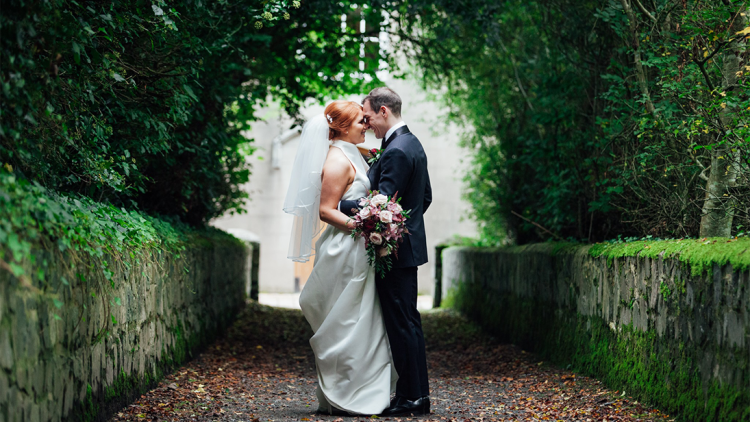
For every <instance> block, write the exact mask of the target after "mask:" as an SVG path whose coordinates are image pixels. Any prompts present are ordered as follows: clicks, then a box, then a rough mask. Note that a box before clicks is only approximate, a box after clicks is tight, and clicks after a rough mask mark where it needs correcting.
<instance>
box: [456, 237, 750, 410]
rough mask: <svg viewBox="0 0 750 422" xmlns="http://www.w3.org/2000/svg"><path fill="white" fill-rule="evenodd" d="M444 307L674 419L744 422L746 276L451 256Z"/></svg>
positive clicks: (680, 267) (620, 262)
mask: <svg viewBox="0 0 750 422" xmlns="http://www.w3.org/2000/svg"><path fill="white" fill-rule="evenodd" d="M442 262H443V278H442V284H443V290H444V292H445V294H447V296H448V298H447V301H448V302H450V303H452V305H453V306H455V307H457V308H459V309H460V310H461V311H462V312H464V313H466V314H467V315H469V316H470V317H471V318H474V319H476V320H477V321H479V322H480V323H481V324H482V325H483V326H484V327H486V328H487V329H489V330H490V331H492V332H493V333H494V334H496V335H497V336H499V337H500V338H501V339H503V340H505V341H509V342H513V343H516V344H519V345H521V346H522V347H525V348H527V349H529V350H532V351H535V352H537V353H539V354H541V355H542V356H544V357H545V358H546V359H551V360H553V361H554V362H556V363H558V364H561V365H568V364H571V365H572V367H573V368H574V369H576V370H577V371H580V372H583V373H586V374H588V375H593V376H596V377H598V378H600V379H602V380H603V381H604V382H605V383H607V384H608V385H610V386H611V387H614V388H617V389H620V390H624V391H626V392H627V394H628V395H631V396H633V397H636V398H637V399H638V400H642V401H647V402H650V403H653V404H655V405H657V406H659V407H660V408H661V409H662V410H663V411H667V412H669V414H676V415H677V416H678V418H679V419H680V420H701V421H707V420H713V421H732V420H735V421H740V420H744V421H747V420H750V273H748V271H734V270H733V268H732V266H731V265H724V266H720V265H718V264H717V265H714V267H713V270H712V271H709V272H708V273H705V272H704V273H703V274H700V275H693V274H692V271H691V268H690V266H689V265H688V263H683V262H680V261H678V260H677V259H674V258H672V259H663V258H662V257H658V258H654V259H652V258H642V257H632V256H631V257H623V258H614V259H613V258H606V257H599V258H595V257H592V256H591V255H590V254H589V247H567V248H556V247H555V246H554V245H546V244H542V245H531V246H526V247H516V248H508V249H505V248H503V249H476V248H462V247H454V248H449V249H446V250H445V251H444V252H443V260H442Z"/></svg>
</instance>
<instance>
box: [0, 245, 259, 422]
mask: <svg viewBox="0 0 750 422" xmlns="http://www.w3.org/2000/svg"><path fill="white" fill-rule="evenodd" d="M185 246H186V249H185V250H183V251H181V252H179V253H177V252H167V251H165V250H153V249H152V250H149V251H148V252H143V253H140V254H139V255H133V256H130V254H129V253H128V251H125V253H122V254H118V256H117V257H115V256H112V255H107V254H105V255H104V257H103V258H101V259H95V258H91V257H88V256H86V257H82V256H81V255H76V254H75V253H67V254H60V253H50V252H39V253H38V254H36V258H37V259H38V260H39V259H47V260H48V261H51V262H52V263H51V265H50V267H49V268H51V269H53V270H48V271H47V274H45V277H44V282H38V281H36V282H34V286H32V287H28V286H23V285H22V282H20V281H19V280H18V279H16V278H15V277H13V276H12V275H11V274H10V273H9V272H8V271H4V270H0V421H59V420H104V419H106V418H107V416H109V415H111V414H112V412H114V411H115V410H117V409H119V408H121V407H122V406H124V405H126V404H127V403H129V401H130V400H131V399H132V398H133V397H136V396H138V395H140V394H141V392H142V391H143V390H145V389H147V388H149V387H150V386H153V385H154V384H155V383H156V381H158V380H159V379H160V378H161V377H162V376H163V375H164V374H165V372H166V371H169V370H170V369H171V368H173V367H174V366H175V365H178V364H180V363H182V362H183V361H185V360H186V359H189V358H190V357H191V356H193V354H194V353H195V352H196V351H197V350H199V349H200V348H201V347H202V346H204V345H205V344H206V343H207V342H209V341H211V340H212V339H213V338H214V337H215V336H216V335H217V334H218V333H220V332H221V331H222V330H223V329H224V328H226V327H227V326H228V325H229V324H230V323H231V322H232V320H233V318H234V316H235V314H236V313H237V312H238V311H239V309H240V308H241V306H242V305H243V304H244V296H245V295H244V291H245V279H246V272H247V269H246V268H245V267H246V265H247V250H246V248H245V247H244V245H243V244H242V243H240V242H239V241H237V240H236V239H234V238H232V237H230V236H228V235H225V236H221V235H212V236H211V238H202V237H200V236H197V235H195V236H191V239H190V241H189V242H187V244H186V245H185ZM105 261H106V265H104V264H105ZM105 266H106V268H107V269H108V271H112V274H113V275H112V278H111V280H106V279H105V277H104V276H103V274H104V273H103V271H102V268H103V267H105Z"/></svg>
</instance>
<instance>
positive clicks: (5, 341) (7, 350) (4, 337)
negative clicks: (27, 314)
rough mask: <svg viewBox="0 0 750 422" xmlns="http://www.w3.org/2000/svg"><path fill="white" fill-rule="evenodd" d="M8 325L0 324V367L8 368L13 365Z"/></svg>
mask: <svg viewBox="0 0 750 422" xmlns="http://www.w3.org/2000/svg"><path fill="white" fill-rule="evenodd" d="M8 325H10V324H8ZM8 325H0V368H4V369H8V370H9V369H11V368H12V367H13V362H14V360H13V356H14V355H13V346H12V344H11V335H10V330H9V329H8V328H6V327H8Z"/></svg>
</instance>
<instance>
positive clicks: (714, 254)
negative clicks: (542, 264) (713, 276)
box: [589, 237, 750, 275]
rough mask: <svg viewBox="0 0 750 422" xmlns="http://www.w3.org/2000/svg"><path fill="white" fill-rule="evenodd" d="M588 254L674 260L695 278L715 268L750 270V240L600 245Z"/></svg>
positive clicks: (663, 241) (712, 239)
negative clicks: (682, 264) (725, 267)
mask: <svg viewBox="0 0 750 422" xmlns="http://www.w3.org/2000/svg"><path fill="white" fill-rule="evenodd" d="M589 254H591V256H593V257H599V256H604V257H607V258H608V259H609V260H612V259H614V258H622V257H626V256H640V257H648V258H657V257H659V256H663V258H675V259H677V260H679V261H681V262H684V263H685V264H687V265H689V266H690V268H691V270H692V273H693V275H698V274H702V273H705V272H708V271H710V270H711V269H712V268H713V266H714V265H716V264H718V265H720V266H723V265H726V264H730V265H732V267H733V268H734V269H735V270H736V271H746V270H748V269H750V237H742V238H733V239H727V238H725V237H716V238H704V239H682V240H639V241H633V242H616V243H598V244H596V245H593V246H592V247H591V249H589Z"/></svg>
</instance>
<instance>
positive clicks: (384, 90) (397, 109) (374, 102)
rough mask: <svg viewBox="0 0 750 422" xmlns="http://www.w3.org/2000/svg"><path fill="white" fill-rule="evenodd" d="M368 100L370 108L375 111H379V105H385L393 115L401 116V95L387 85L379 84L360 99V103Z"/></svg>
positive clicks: (363, 103)
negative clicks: (378, 86) (379, 85)
mask: <svg viewBox="0 0 750 422" xmlns="http://www.w3.org/2000/svg"><path fill="white" fill-rule="evenodd" d="M368 101H369V102H370V108H371V109H373V110H374V111H375V112H378V111H380V107H382V106H386V107H388V109H389V110H391V113H393V115H394V116H396V117H401V97H399V96H398V94H396V91H394V90H392V89H390V88H388V87H387V86H381V87H380V88H375V89H373V90H372V91H370V93H369V94H367V96H366V97H365V99H364V100H362V105H365V103H366V102H368Z"/></svg>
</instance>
